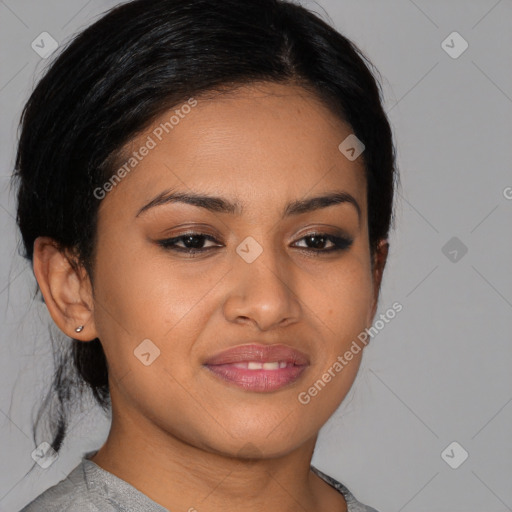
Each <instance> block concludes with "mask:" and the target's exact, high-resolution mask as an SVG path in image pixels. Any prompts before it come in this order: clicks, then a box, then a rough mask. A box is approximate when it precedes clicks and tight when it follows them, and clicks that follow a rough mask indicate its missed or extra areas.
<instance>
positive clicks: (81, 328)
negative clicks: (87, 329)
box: [75, 325, 84, 332]
mask: <svg viewBox="0 0 512 512" xmlns="http://www.w3.org/2000/svg"><path fill="white" fill-rule="evenodd" d="M83 330H84V326H83V325H80V326H78V327H77V328H76V329H75V332H82V331H83Z"/></svg>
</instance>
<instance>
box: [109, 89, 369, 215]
mask: <svg viewBox="0 0 512 512" xmlns="http://www.w3.org/2000/svg"><path fill="white" fill-rule="evenodd" d="M351 133H352V130H351V128H350V126H349V125H348V124H346V123H344V122H343V121H342V120H341V119H339V118H338V117H337V116H336V115H335V114H333V113H332V112H331V111H330V110H329V109H328V108H327V107H326V106H325V105H324V104H323V103H322V102H321V101H320V100H319V99H318V98H317V97H315V96H314V95H312V94H311V93H309V92H308V91H306V90H304V89H302V88H301V87H299V86H295V85H284V84H274V83H261V84H253V85H246V86H242V87H239V88H238V89H235V90H232V91H229V92H225V93H222V94H213V95H212V94H208V95H207V96H198V97H196V98H191V99H189V100H188V101H187V100H185V101H184V102H182V103H181V104H178V105H176V106H174V107H173V108H172V109H170V110H169V111H167V112H165V113H164V114H162V115H161V116H160V117H158V118H157V119H156V120H155V121H154V122H153V123H152V124H151V126H150V127H149V128H148V129H147V130H146V131H145V132H144V133H141V134H140V135H139V136H137V137H136V138H135V139H133V140H132V141H131V143H130V144H128V145H127V146H126V148H125V151H124V154H123V155H122V157H121V158H120V159H119V160H118V162H117V164H116V166H115V168H114V171H116V169H118V168H120V167H121V166H122V165H125V168H126V169H129V172H126V173H124V174H125V177H124V178H123V180H122V183H120V184H119V185H118V186H116V187H115V190H113V192H111V193H109V195H110V196H112V197H109V198H108V199H109V200H112V199H113V198H114V196H123V199H122V200H123V201H125V200H133V201H135V202H139V203H140V201H143V200H144V199H149V198H150V197H151V196H153V195H155V194H157V193H159V192H161V191H162V190H164V189H169V188H179V189H181V190H184V191H187V190H194V191H199V192H216V193H219V192H222V195H225V196H230V197H236V198H237V199H238V200H239V201H240V202H241V203H244V204H245V203H247V204H250V203H251V201H252V200H255V199H256V198H258V201H259V202H260V206H261V200H262V199H263V196H264V198H266V200H267V201H268V204H269V205H271V204H275V202H276V201H278V202H279V203H281V202H282V200H281V199H282V196H283V195H284V196H286V198H288V199H294V198H297V197H302V196H304V195H305V194H307V193H308V192H309V191H310V192H315V191H324V190H326V189H329V188H333V187H335V188H338V189H339V188H340V187H342V188H345V189H347V191H349V192H350V193H352V194H353V195H359V200H360V204H361V206H362V207H364V204H365V202H364V191H365V186H366V183H365V178H364V165H363V162H362V158H358V159H356V160H355V161H350V160H348V159H347V158H346V157H345V156H344V155H343V154H342V153H341V152H340V150H339V149H338V146H339V144H340V143H341V142H342V141H343V140H344V139H345V138H346V137H347V136H349V135H350V134H351ZM144 147H146V148H150V149H146V150H143V148H144ZM136 153H137V154H138V155H137V157H136V156H134V155H135V154H136ZM141 153H144V156H142V155H141ZM135 160H136V162H135ZM127 163H128V165H126V164H127ZM130 163H131V164H134V165H133V167H131V166H130Z"/></svg>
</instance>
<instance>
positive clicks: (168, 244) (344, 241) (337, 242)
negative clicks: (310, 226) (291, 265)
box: [157, 232, 353, 257]
mask: <svg viewBox="0 0 512 512" xmlns="http://www.w3.org/2000/svg"><path fill="white" fill-rule="evenodd" d="M191 237H192V238H204V239H206V240H210V241H211V242H217V240H215V238H214V237H213V236H211V235H207V234H206V233H195V232H194V233H184V234H183V235H180V236H176V237H173V238H167V239H165V240H159V241H158V242H157V243H158V245H160V246H161V247H163V248H164V249H167V250H171V251H176V252H181V253H186V254H187V255H188V256H189V257H194V255H200V254H204V253H206V252H207V251H209V250H211V249H216V248H218V247H203V248H201V249H194V248H184V247H178V246H177V245H176V242H178V241H180V240H182V239H185V238H191ZM305 238H325V239H327V241H330V242H332V243H333V244H334V247H331V248H329V249H312V248H308V247H301V248H299V250H301V252H307V253H309V254H310V255H312V256H321V255H322V254H325V253H332V252H338V251H343V250H346V249H348V248H349V247H350V246H351V245H352V242H353V240H351V239H349V238H345V237H339V236H335V235H329V234H328V233H317V232H314V233H308V234H307V235H305V236H303V237H302V238H300V239H299V240H298V241H301V240H304V239H305Z"/></svg>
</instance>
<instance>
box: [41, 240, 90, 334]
mask: <svg viewBox="0 0 512 512" xmlns="http://www.w3.org/2000/svg"><path fill="white" fill-rule="evenodd" d="M74 261H75V262H76V259H75V260H74ZM72 262H73V256H72V255H71V253H70V251H67V250H65V249H62V248H60V247H59V245H58V244H57V243H56V242H55V240H53V239H52V238H49V237H39V238H37V239H36V240H35V242H34V257H33V268H34V275H35V277H36V279H37V282H38V284H39V288H40V289H41V293H42V294H43V297H44V301H45V304H46V306H47V308H48V311H49V313H50V315H51V317H52V318H53V320H54V322H55V323H56V324H57V326H58V327H59V328H60V329H61V331H62V332H64V333H65V334H66V335H68V336H69V337H71V338H75V339H80V340H83V341H89V340H93V339H95V338H97V332H96V327H95V325H94V315H93V311H94V309H93V298H92V291H91V290H92V288H91V283H90V279H89V277H88V275H87V272H86V270H85V269H84V268H83V266H81V265H79V264H78V263H75V264H73V263H72Z"/></svg>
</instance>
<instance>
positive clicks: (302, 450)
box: [34, 83, 388, 512]
mask: <svg viewBox="0 0 512 512" xmlns="http://www.w3.org/2000/svg"><path fill="white" fill-rule="evenodd" d="M197 99H198V104H197V106H196V107H195V108H193V109H191V112H190V113H189V114H187V115H186V116H185V117H184V118H183V119H181V120H180V122H179V124H178V125H176V126H175V127H174V129H173V130H172V132H170V133H169V134H166V135H165V136H164V138H163V139H162V141H161V142H159V143H158V145H157V147H156V148H154V149H152V150H151V151H150V152H149V154H148V155H147V156H146V157H145V158H144V159H143V160H142V161H141V162H140V163H139V164H138V166H137V167H136V169H134V170H133V171H132V172H131V173H130V174H129V175H127V176H126V177H125V178H124V179H123V181H122V182H121V183H120V184H119V185H117V186H116V187H115V188H114V189H113V190H112V191H111V192H109V193H108V194H107V196H106V197H105V198H104V199H103V200H102V201H101V205H100V210H99V220H98V226H97V233H98V244H97V248H96V253H95V260H94V272H93V279H92V282H91V278H90V276H88V275H87V273H86V271H85V270H84V269H83V268H81V267H78V268H74V267H73V266H72V265H71V264H70V260H71V258H72V257H71V255H70V254H69V253H68V252H66V251H59V250H58V248H57V247H56V244H55V243H54V242H53V241H52V240H51V239H48V238H39V239H37V241H36V243H35V254H34V272H35V275H36V278H37V280H38V282H39V285H40V287H41V290H42V292H43V295H44V298H45V301H46V304H47V306H48V309H49V311H50V313H51V315H52V317H53V319H54V320H55V322H56V323H57V325H58V326H59V327H60V329H61V330H62V331H63V332H64V333H65V334H67V335H68V336H70V337H74V338H77V339H80V340H82V341H83V342H84V343H86V342H87V341H89V340H92V339H94V338H96V337H98V338H99V339H100V340H101V343H102V346H103V348H104V350H105V354H106V357H107V361H108V365H109V381H110V393H111V398H112V418H113V419H112V426H111V430H110V433H109V436H108V438H107V440H106V442H105V444H104V445H103V446H102V447H101V448H100V449H99V451H98V452H97V453H96V455H95V456H94V457H92V460H93V461H94V462H95V463H96V464H98V465H99V466H101V467H102V468H104V469H106V470H107V471H110V472H111V473H114V474H115V475H117V476H118V477H119V478H122V479H123V480H125V481H127V482H129V483H130V484H131V485H133V486H134V487H136V488H137V489H139V490H140V491H142V492H143V493H144V494H146V495H147V496H149V497H150V498H151V499H152V500H154V501H156V502H157V503H159V504H161V505H162V506H164V507H166V508H168V509H169V510H173V511H174V510H175V511H178V510H183V511H188V510H190V511H192V510H194V509H195V510H197V511H198V512H201V511H206V510H207V511H209V512H217V511H220V510H222V511H223V512H226V511H235V510H247V511H253V510H254V511H257V510H258V511H260V510H266V511H268V512H273V511H278V510H279V511H280V512H283V511H297V510H305V511H321V510H339V511H340V512H341V511H345V510H347V509H346V503H345V500H344V498H343V497H342V495H341V494H339V493H338V492H337V491H335V490H334V489H333V488H331V487H330V486H329V485H328V484H326V483H325V482H323V480H321V479H320V478H319V477H317V476H316V475H314V474H313V473H312V472H311V471H310V463H311V458H312V455H313V450H314V447H315V442H316V439H317V435H318V432H319V430H320V428H321V427H322V425H323V424H324V423H325V422H326V421H327V420H328V418H329V417H330V416H331V415H332V414H333V412H334V411H335V410H336V408H337V407H338V406H339V405H340V403H341V402H342V400H343V398H344V397H345V396H346V394H347V393H348V391H349V390H350V387H351V386H352V383H353V381H354V379H355V377H356V375H357V371H358V368H359V365H360V361H361V357H362V353H363V350H361V351H360V352H359V354H357V355H355V356H354V358H353V359H352V360H351V361H350V363H349V364H347V366H345V367H344V368H343V371H341V372H339V373H338V374H337V375H336V377H335V378H333V379H332V380H331V382H329V383H328V384H327V385H326V386H325V388H324V389H323V390H322V391H321V392H319V393H318V395H317V396H315V397H314V398H312V399H311V401H310V402H309V403H308V404H307V405H304V404H301V403H300V402H299V401H298V394H299V393H300V392H303V391H307V389H308V388H309V387H310V386H311V385H312V384H313V383H314V382H315V381H317V380H318V379H319V378H320V377H321V376H322V374H324V373H325V372H326V371H327V369H328V368H329V367H331V366H332V365H333V363H334V362H335V361H336V358H337V357H338V356H339V355H343V354H344V353H345V352H346V350H348V349H349V347H350V345H351V343H352V341H353V340H355V339H357V335H358V334H359V333H360V332H362V331H363V330H364V329H365V327H370V326H371V324H372V320H373V317H374V315H375V312H376V307H377V300H378V294H379V288H380V283H381V277H382V271H383V269H384V265H385V261H386V257H387V252H388V244H387V242H386V241H381V244H380V245H379V250H378V252H377V254H376V257H375V260H374V262H375V265H374V269H373V271H372V267H371V258H370V251H369V242H368V225H367V223H368V220H367V203H366V182H365V178H364V169H363V162H362V158H358V159H356V160H355V161H349V160H348V159H347V158H345V156H344V155H342V154H341V153H340V151H339V150H338V145H339V144H340V142H341V141H343V140H344V139H345V138H346V137H347V136H348V135H349V134H350V133H352V131H351V129H350V127H349V126H348V125H347V124H345V123H343V122H342V121H341V120H340V119H339V118H338V117H336V116H335V115H334V114H333V113H331V112H330V111H329V110H328V109H327V108H326V107H325V106H324V105H323V104H321V103H320V102H319V101H318V100H317V98H316V97H314V96H313V95H311V94H310V93H308V92H306V91H305V90H303V89H301V88H300V87H299V86H296V85H283V84H279V85H278V84H268V83H262V84H257V85H256V84H252V85H251V86H244V87H242V88H239V89H237V90H235V91H234V92H230V93H229V94H224V95H222V96H219V97H216V98H214V99H211V98H210V99H207V100H201V99H200V98H197ZM171 114H172V112H170V113H166V114H165V115H164V116H162V118H160V119H157V120H156V121H155V123H154V124H153V125H152V126H151V127H150V128H149V129H148V130H147V131H146V132H144V133H142V134H141V135H140V136H138V137H137V138H136V139H135V140H133V141H132V143H131V144H130V145H129V146H127V147H126V151H127V152H128V153H129V152H130V151H133V150H137V149H138V148H140V147H141V146H142V145H143V144H144V142H145V141H146V140H147V136H148V135H150V134H151V133H152V131H153V130H154V129H155V127H157V126H158V125H159V124H160V123H161V122H163V121H166V120H168V119H169V117H170V115H171ZM121 165H122V161H121ZM116 169H117V167H116ZM170 189H173V190H175V191H182V192H191V191H194V192H197V193H205V194H210V195H215V196H222V197H225V198H227V199H230V200H231V201H238V202H240V203H241V204H242V205H243V208H244V210H243V212H242V214H241V215H239V216H237V215H234V214H230V213H220V212H210V211H208V210H205V209H203V208H199V207H196V206H193V205H188V204H183V203H169V204H165V205H160V206H155V207H153V208H150V209H148V210H146V211H145V212H143V213H141V214H140V215H138V216H137V213H138V211H139V210H140V209H141V208H142V207H143V206H144V205H146V204H147V203H149V202H150V201H151V200H152V199H153V198H155V197H156V196H158V195H159V194H161V193H162V192H164V191H167V190H170ZM333 191H344V192H346V193H349V194H351V195H352V196H353V197H354V198H355V199H356V201H357V203H358V204H359V205H360V208H361V217H359V216H358V212H357V210H356V208H355V207H354V206H353V205H352V204H351V203H349V202H344V203H341V204H337V205H332V206H329V207H327V208H322V209H318V210H315V211H311V212H306V213H302V214H300V215H296V216H293V217H289V218H285V219H282V218H281V214H282V211H283V209H284V208H285V206H286V205H287V204H288V203H289V202H291V201H294V200H299V199H303V198H305V197H312V196H316V195H324V194H325V193H329V192H333ZM189 231H194V232H199V233H207V234H209V235H211V236H213V237H214V238H215V240H216V241H215V242H211V241H209V240H204V242H203V243H202V245H201V243H199V245H197V246H198V247H217V246H219V247H218V248H215V249H212V250H211V251H210V252H206V253H205V254H203V255H199V256H197V257H195V258H187V256H186V255H184V254H182V253H178V252H173V251H172V250H170V249H165V248H162V247H161V246H159V245H158V243H157V241H158V240H162V239H166V238H170V237H175V236H179V235H183V234H184V233H187V232H189ZM315 232H319V233H327V234H333V235H337V234H340V232H341V234H342V235H343V234H346V235H349V236H350V237H351V238H352V239H353V242H352V244H351V246H350V247H349V248H347V249H344V250H341V251H338V252H332V253H321V252H318V253H317V254H318V255H317V256H315V253H314V252H313V251H311V252H309V253H306V252H303V251H301V248H302V249H305V248H306V249H307V248H310V249H314V248H315V247H317V248H320V250H325V249H328V248H330V247H332V246H333V244H332V243H331V242H330V241H328V240H326V241H325V242H324V244H323V245H322V244H319V245H318V244H317V245H315V244H312V243H311V241H309V242H308V239H307V238H304V237H305V236H306V235H308V234H310V233H315ZM248 236H251V237H253V238H254V239H255V240H256V241H257V242H258V243H259V244H260V245H261V247H262V248H263V252H262V253H261V255H260V256H259V257H258V258H257V259H256V260H255V261H253V262H252V263H247V262H246V261H244V260H243V259H242V258H241V257H240V256H239V255H238V254H237V252H236V250H235V249H236V247H237V246H238V245H239V244H240V243H241V242H242V241H243V240H244V239H245V238H246V237H248ZM196 243H197V241H196ZM178 245H179V246H180V247H186V245H185V242H184V241H183V239H182V240H181V241H180V242H178ZM78 325H84V326H85V327H84V329H83V331H82V332H81V333H79V334H77V333H75V331H74V330H75V328H76V327H77V326H78ZM145 339H150V340H151V341H152V343H154V345H156V346H157V347H158V348H159V350H160V355H159V356H158V357H157V358H156V359H154V361H153V362H152V363H151V364H150V365H148V366H145V365H144V364H142V363H141V361H140V360H139V359H138V358H137V357H135V356H134V350H135V349H136V347H137V346H138V345H139V344H140V343H141V342H142V340H145ZM251 342H257V343H262V344H275V343H285V344H288V345H291V346H292V347H295V348H297V349H299V350H301V351H302V352H304V353H305V354H307V355H308V357H309V359H310V365H309V367H308V369H307V370H306V372H305V373H304V374H303V375H302V376H301V378H300V379H299V380H297V381H296V382H294V383H292V384H290V385H288V386H286V387H285V388H282V389H279V390H278V391H274V392H271V393H257V392H250V391H246V390H243V389H241V388H238V387H235V386H233V385H231V384H228V383H226V382H225V381H223V380H222V379H220V378H219V377H217V376H215V375H214V374H212V373H211V372H210V371H208V370H207V369H205V368H204V367H203V365H202V363H203V362H204V361H205V360H206V359H207V358H209V357H211V356H213V355H214V354H216V353H218V352H220V351H221V350H224V349H226V348H228V347H232V346H235V345H241V344H245V343H251Z"/></svg>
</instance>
